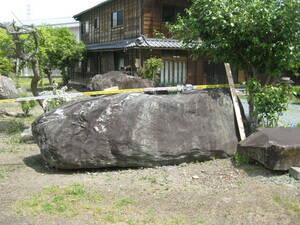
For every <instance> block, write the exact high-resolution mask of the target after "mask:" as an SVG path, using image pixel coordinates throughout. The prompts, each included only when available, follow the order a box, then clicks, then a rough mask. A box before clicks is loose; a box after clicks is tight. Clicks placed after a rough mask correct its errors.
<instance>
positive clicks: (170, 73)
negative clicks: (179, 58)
mask: <svg viewBox="0 0 300 225" xmlns="http://www.w3.org/2000/svg"><path fill="white" fill-rule="evenodd" d="M169 63H170V64H169V65H170V71H169V83H170V84H173V83H174V61H170V62H169Z"/></svg>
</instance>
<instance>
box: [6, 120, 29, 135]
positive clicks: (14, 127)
mask: <svg viewBox="0 0 300 225" xmlns="http://www.w3.org/2000/svg"><path fill="white" fill-rule="evenodd" d="M24 128H25V125H24V123H22V122H21V121H19V120H10V121H9V123H8V126H7V129H6V130H5V133H6V134H15V133H21V132H22V130H23V129H24Z"/></svg>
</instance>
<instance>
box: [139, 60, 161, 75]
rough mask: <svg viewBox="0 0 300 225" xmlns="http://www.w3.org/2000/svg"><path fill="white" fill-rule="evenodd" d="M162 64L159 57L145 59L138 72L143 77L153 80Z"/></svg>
mask: <svg viewBox="0 0 300 225" xmlns="http://www.w3.org/2000/svg"><path fill="white" fill-rule="evenodd" d="M162 66H163V61H162V59H160V58H155V57H153V58H150V59H147V60H146V62H145V65H144V67H143V68H141V69H140V73H141V76H142V78H143V79H152V80H155V79H157V78H159V77H158V76H157V73H158V71H159V69H160V68H161V67H162Z"/></svg>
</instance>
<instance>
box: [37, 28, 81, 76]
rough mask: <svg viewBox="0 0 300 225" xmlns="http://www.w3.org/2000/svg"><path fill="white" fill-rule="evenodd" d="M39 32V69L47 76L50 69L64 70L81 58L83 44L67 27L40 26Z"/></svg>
mask: <svg viewBox="0 0 300 225" xmlns="http://www.w3.org/2000/svg"><path fill="white" fill-rule="evenodd" d="M39 34H40V36H41V39H40V52H39V58H40V62H41V69H42V70H43V72H44V73H45V74H47V75H48V77H49V76H51V71H52V70H54V69H59V70H61V71H62V72H64V71H65V70H66V69H67V68H68V67H72V66H74V64H75V63H76V62H78V61H80V60H81V59H82V57H83V54H84V51H85V47H84V44H83V43H82V42H78V41H77V40H76V38H75V35H74V34H73V33H71V32H70V31H69V30H68V29H67V28H63V27H61V28H52V27H41V28H40V29H39ZM63 75H64V76H66V74H63Z"/></svg>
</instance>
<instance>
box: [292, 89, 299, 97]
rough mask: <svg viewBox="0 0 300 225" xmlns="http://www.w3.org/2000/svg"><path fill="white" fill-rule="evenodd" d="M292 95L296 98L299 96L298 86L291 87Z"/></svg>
mask: <svg viewBox="0 0 300 225" xmlns="http://www.w3.org/2000/svg"><path fill="white" fill-rule="evenodd" d="M293 95H294V96H295V97H296V98H300V88H298V87H294V88H293Z"/></svg>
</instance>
